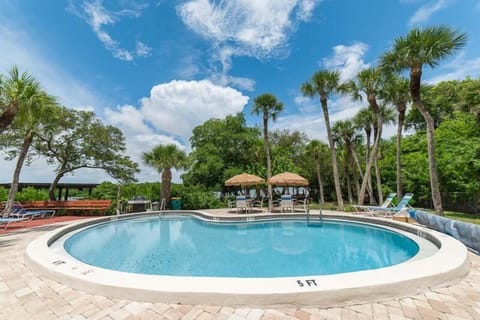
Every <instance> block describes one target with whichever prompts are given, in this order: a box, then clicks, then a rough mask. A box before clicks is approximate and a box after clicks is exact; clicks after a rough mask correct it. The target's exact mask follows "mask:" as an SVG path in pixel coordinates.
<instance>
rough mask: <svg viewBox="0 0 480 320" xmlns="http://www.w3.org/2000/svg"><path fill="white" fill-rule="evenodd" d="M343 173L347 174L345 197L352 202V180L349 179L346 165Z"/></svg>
mask: <svg viewBox="0 0 480 320" xmlns="http://www.w3.org/2000/svg"><path fill="white" fill-rule="evenodd" d="M345 169H346V170H345V174H346V176H347V197H348V202H349V203H353V197H352V181H351V180H350V172H348V167H347V168H345Z"/></svg>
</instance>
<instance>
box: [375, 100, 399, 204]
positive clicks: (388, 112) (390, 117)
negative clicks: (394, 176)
mask: <svg viewBox="0 0 480 320" xmlns="http://www.w3.org/2000/svg"><path fill="white" fill-rule="evenodd" d="M380 113H381V115H382V119H383V125H387V124H390V123H393V122H395V114H394V111H393V110H392V109H390V108H388V107H387V106H386V105H381V106H380ZM376 123H377V122H376V121H375V122H374V126H373V131H374V132H375V135H376V132H377V131H378V128H377V127H376ZM380 138H382V137H381V136H380ZM378 148H379V149H378V152H377V156H376V157H375V162H374V165H375V177H376V178H377V192H378V203H383V191H382V176H381V174H380V167H379V166H378V161H379V160H380V154H381V150H380V146H379V147H378Z"/></svg>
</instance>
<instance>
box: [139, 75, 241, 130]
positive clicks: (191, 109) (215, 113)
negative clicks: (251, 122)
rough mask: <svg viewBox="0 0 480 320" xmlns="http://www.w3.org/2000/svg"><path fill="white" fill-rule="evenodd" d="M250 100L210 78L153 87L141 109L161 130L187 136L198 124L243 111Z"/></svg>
mask: <svg viewBox="0 0 480 320" xmlns="http://www.w3.org/2000/svg"><path fill="white" fill-rule="evenodd" d="M247 102H248V97H246V96H244V95H242V93H240V92H239V91H237V90H235V89H233V88H229V87H221V86H218V85H215V84H213V83H212V82H211V81H209V80H201V81H178V80H174V81H171V82H169V83H164V84H160V85H156V86H155V87H153V88H152V90H151V92H150V97H145V98H142V99H141V108H140V112H141V113H142V115H143V116H144V118H145V119H146V120H147V121H148V122H149V123H150V124H151V125H153V126H155V127H157V128H158V129H159V130H161V131H165V132H169V133H171V134H174V135H177V136H181V137H184V138H187V137H189V136H190V134H191V131H192V129H193V127H195V126H196V125H199V124H201V123H203V122H204V121H206V120H208V119H209V118H212V117H215V118H224V117H225V116H227V115H229V114H235V113H238V112H241V111H242V110H243V107H244V106H245V105H246V104H247Z"/></svg>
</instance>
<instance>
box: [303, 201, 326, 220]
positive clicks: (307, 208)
mask: <svg viewBox="0 0 480 320" xmlns="http://www.w3.org/2000/svg"><path fill="white" fill-rule="evenodd" d="M319 203H320V212H319V216H318V218H319V222H323V214H322V202H321V201H320V202H319ZM305 210H306V211H307V224H309V223H310V208H309V207H308V205H307V207H306V208H305Z"/></svg>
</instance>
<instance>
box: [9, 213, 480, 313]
mask: <svg viewBox="0 0 480 320" xmlns="http://www.w3.org/2000/svg"><path fill="white" fill-rule="evenodd" d="M64 224H65V222H63V223H62V224H56V225H49V226H42V227H37V228H33V229H29V230H25V229H23V230H20V231H18V232H16V233H9V234H3V235H0V319H15V320H16V319H168V320H175V319H185V320H194V319H198V320H208V319H232V320H242V319H249V320H255V319H265V320H266V319H301V320H307V319H311V320H314V319H345V320H347V319H359V320H360V319H375V320H376V319H423V320H430V319H451V320H454V319H470V320H472V319H473V320H478V319H480V257H479V256H477V255H475V254H473V253H471V254H470V260H471V262H472V267H471V271H470V273H469V274H468V275H467V276H466V277H465V278H463V279H460V280H459V281H458V283H456V284H453V285H451V286H448V287H442V288H433V289H431V290H428V291H425V292H423V293H422V294H416V295H412V296H409V297H404V298H401V299H395V300H389V301H381V302H377V303H367V304H359V305H351V306H343V307H332V308H318V307H316V306H308V307H303V306H302V307H299V306H271V307H241V308H235V307H228V306H206V305H181V304H164V303H160V302H159V303H147V302H142V301H135V300H119V299H112V298H109V297H104V296H99V295H94V294H90V293H85V292H82V291H78V290H76V289H73V288H70V287H67V286H65V285H62V284H61V283H58V282H56V281H54V280H52V279H49V278H46V277H43V276H39V275H37V274H36V273H35V272H33V271H32V270H30V268H29V267H28V266H27V265H26V264H25V259H24V253H25V248H26V246H27V245H28V243H29V242H30V241H32V240H33V239H35V238H36V237H38V236H40V235H41V234H43V233H45V232H48V231H50V230H53V229H54V228H56V227H58V226H60V225H64ZM432 267H434V266H432Z"/></svg>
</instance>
